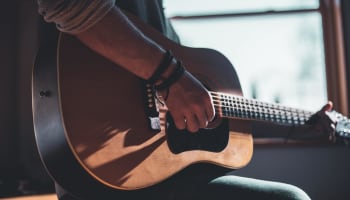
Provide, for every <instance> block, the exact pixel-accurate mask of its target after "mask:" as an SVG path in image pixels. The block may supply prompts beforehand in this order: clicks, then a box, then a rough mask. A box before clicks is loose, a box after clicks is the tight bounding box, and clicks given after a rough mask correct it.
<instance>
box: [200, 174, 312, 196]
mask: <svg viewBox="0 0 350 200" xmlns="http://www.w3.org/2000/svg"><path fill="white" fill-rule="evenodd" d="M202 199H203V200H204V199H207V200H209V199H210V200H213V199H221V200H229V199H230V200H235V199H239V200H310V197H309V196H308V195H307V194H306V193H305V192H304V191H303V190H301V189H300V188H298V187H296V186H293V185H290V184H285V183H278V182H272V181H264V180H257V179H252V178H244V177H238V176H232V175H227V176H222V177H219V178H216V179H214V180H212V181H210V182H209V184H208V185H207V187H206V188H205V189H203V197H202Z"/></svg>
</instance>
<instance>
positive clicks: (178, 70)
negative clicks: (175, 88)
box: [155, 61, 185, 90]
mask: <svg viewBox="0 0 350 200" xmlns="http://www.w3.org/2000/svg"><path fill="white" fill-rule="evenodd" d="M184 73H185V68H184V66H183V65H182V62H180V61H177V63H176V67H175V69H174V70H173V71H172V72H171V74H170V75H169V76H168V77H167V78H166V79H164V80H163V81H162V82H161V83H160V84H158V85H156V86H155V87H156V89H157V90H164V89H167V88H169V87H170V86H171V85H172V84H174V83H175V82H176V81H178V80H179V79H180V78H181V76H182V75H183V74H184Z"/></svg>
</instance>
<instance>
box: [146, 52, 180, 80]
mask: <svg viewBox="0 0 350 200" xmlns="http://www.w3.org/2000/svg"><path fill="white" fill-rule="evenodd" d="M173 59H174V56H173V54H172V53H171V51H166V52H165V55H164V57H163V59H162V61H161V62H160V64H159V66H158V67H157V69H156V71H155V72H154V73H153V74H152V76H151V77H150V78H149V79H148V80H147V82H148V83H150V84H154V83H156V82H157V81H158V80H159V79H160V77H161V75H162V74H163V73H164V72H165V70H166V69H167V68H168V67H169V66H170V65H171V62H172V60H173Z"/></svg>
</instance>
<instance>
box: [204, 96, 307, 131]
mask: <svg viewBox="0 0 350 200" xmlns="http://www.w3.org/2000/svg"><path fill="white" fill-rule="evenodd" d="M211 95H212V98H213V101H214V106H215V110H216V112H217V113H219V115H220V116H221V117H224V118H234V119H237V118H239V119H247V120H256V121H267V122H274V123H281V124H288V125H303V124H305V122H306V121H307V120H308V119H309V118H310V117H311V115H312V114H313V113H312V112H309V111H305V110H301V109H295V108H291V107H286V106H282V105H279V104H273V103H266V102H261V101H257V100H254V99H247V98H244V97H241V96H236V95H231V94H225V93H217V92H211Z"/></svg>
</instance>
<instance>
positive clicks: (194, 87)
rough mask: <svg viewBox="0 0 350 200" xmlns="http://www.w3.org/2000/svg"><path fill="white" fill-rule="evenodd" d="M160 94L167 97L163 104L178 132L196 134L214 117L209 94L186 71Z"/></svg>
mask: <svg viewBox="0 0 350 200" xmlns="http://www.w3.org/2000/svg"><path fill="white" fill-rule="evenodd" d="M167 92H168V94H166V93H167ZM160 93H161V95H162V96H167V99H166V102H165V103H166V105H167V107H168V110H169V112H170V114H171V116H172V118H173V120H174V123H175V126H176V128H178V129H180V130H183V129H187V130H188V131H190V132H197V131H198V130H199V128H205V127H207V125H208V123H209V122H210V121H211V120H212V119H213V118H214V116H215V110H214V105H213V102H212V98H211V96H210V94H209V92H208V91H207V90H206V89H205V87H204V86H203V85H202V84H201V83H200V82H199V81H198V80H197V79H196V78H195V77H193V76H192V75H191V74H190V73H189V72H188V71H185V72H184V74H183V75H182V76H181V78H180V79H179V80H178V81H177V82H176V83H174V84H173V85H171V86H170V88H168V91H160Z"/></svg>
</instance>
